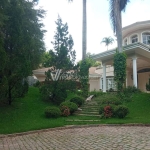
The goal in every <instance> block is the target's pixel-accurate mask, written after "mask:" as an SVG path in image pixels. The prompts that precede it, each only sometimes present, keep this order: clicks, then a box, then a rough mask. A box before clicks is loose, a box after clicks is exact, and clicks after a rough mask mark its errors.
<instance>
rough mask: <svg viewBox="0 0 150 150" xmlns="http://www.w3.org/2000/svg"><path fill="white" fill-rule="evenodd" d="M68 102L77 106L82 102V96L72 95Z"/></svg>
mask: <svg viewBox="0 0 150 150" xmlns="http://www.w3.org/2000/svg"><path fill="white" fill-rule="evenodd" d="M70 102H73V103H75V104H77V106H81V105H82V104H83V103H84V98H81V97H73V98H71V99H70Z"/></svg>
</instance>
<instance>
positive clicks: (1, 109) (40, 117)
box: [0, 87, 150, 134]
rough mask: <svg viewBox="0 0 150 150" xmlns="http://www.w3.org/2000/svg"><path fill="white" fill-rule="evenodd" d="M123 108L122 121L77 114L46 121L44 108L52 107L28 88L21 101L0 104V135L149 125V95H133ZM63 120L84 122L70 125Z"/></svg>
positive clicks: (36, 91)
mask: <svg viewBox="0 0 150 150" xmlns="http://www.w3.org/2000/svg"><path fill="white" fill-rule="evenodd" d="M111 94H112V93H111ZM111 94H110V95H111ZM68 95H69V97H73V93H69V92H68ZM103 95H107V94H103ZM112 97H113V96H112ZM98 98H99V99H102V96H99V97H96V98H95V100H97V99H98ZM69 99H70V98H69ZM67 100H68V99H67ZM123 105H125V106H126V107H128V109H129V112H130V113H129V114H128V115H127V116H126V117H125V118H124V119H118V118H109V119H101V118H100V117H96V116H77V115H72V116H68V117H63V116H61V117H59V118H46V117H45V114H44V111H45V108H46V107H48V106H55V105H53V104H52V103H50V102H44V101H42V100H41V98H40V93H39V89H38V88H35V87H32V88H30V89H29V92H28V94H27V95H26V97H25V98H21V99H16V100H15V101H14V102H13V103H12V105H11V106H8V105H2V104H0V134H6V133H16V132H24V131H31V130H38V129H45V128H54V127H60V126H65V125H85V124H125V123H144V124H150V111H149V109H150V94H149V93H142V92H141V93H133V95H132V97H131V100H130V101H129V102H126V101H125V102H123ZM67 120H84V121H73V122H71V121H67ZM88 120H93V122H92V121H91V122H89V121H88ZM94 120H95V122H94Z"/></svg>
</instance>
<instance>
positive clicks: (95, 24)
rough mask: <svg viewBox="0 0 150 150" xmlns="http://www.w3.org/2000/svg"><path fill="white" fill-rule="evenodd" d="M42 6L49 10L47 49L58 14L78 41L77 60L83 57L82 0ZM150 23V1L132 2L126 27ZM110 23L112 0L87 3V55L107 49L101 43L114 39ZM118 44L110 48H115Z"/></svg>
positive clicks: (53, 0) (47, 1) (45, 0)
mask: <svg viewBox="0 0 150 150" xmlns="http://www.w3.org/2000/svg"><path fill="white" fill-rule="evenodd" d="M38 5H39V6H41V7H43V9H45V10H46V11H47V15H46V16H45V19H44V20H43V21H44V24H45V29H46V30H47V33H46V34H45V45H46V49H47V50H49V49H52V48H53V45H51V41H53V36H54V31H55V29H56V25H55V21H56V20H57V17H58V14H59V15H60V17H61V18H62V20H63V22H64V23H66V22H67V23H68V26H69V33H70V34H71V35H72V37H73V40H74V49H75V50H76V54H77V61H78V60H80V59H81V58H82V0H74V1H73V3H68V1H67V0H39V4H38ZM144 20H150V0H131V2H130V3H128V5H127V8H126V12H125V13H123V14H122V23H123V27H125V26H127V25H130V24H132V23H135V22H138V21H144ZM113 35H114V34H113V31H112V28H111V25H110V20H109V3H108V0H87V52H90V53H92V54H93V53H95V54H97V53H100V52H103V51H105V50H106V47H105V44H100V42H101V40H102V39H103V37H108V36H112V37H113V38H115V37H114V36H113ZM115 47H116V43H114V44H113V45H111V46H109V49H112V48H115Z"/></svg>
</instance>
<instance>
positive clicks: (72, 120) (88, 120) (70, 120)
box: [66, 120, 101, 122]
mask: <svg viewBox="0 0 150 150" xmlns="http://www.w3.org/2000/svg"><path fill="white" fill-rule="evenodd" d="M66 121H68V122H100V121H101V120H66Z"/></svg>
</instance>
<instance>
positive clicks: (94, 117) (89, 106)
mask: <svg viewBox="0 0 150 150" xmlns="http://www.w3.org/2000/svg"><path fill="white" fill-rule="evenodd" d="M74 115H76V116H79V118H80V119H74V120H70V119H67V120H66V121H67V122H87V123H88V124H90V123H91V122H100V115H99V106H98V104H97V102H96V101H95V100H94V98H93V99H92V98H91V99H90V98H87V99H86V101H85V103H84V105H82V107H80V108H79V110H78V111H76V112H75V113H74ZM81 118H82V119H81Z"/></svg>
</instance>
